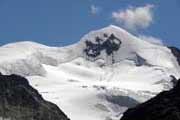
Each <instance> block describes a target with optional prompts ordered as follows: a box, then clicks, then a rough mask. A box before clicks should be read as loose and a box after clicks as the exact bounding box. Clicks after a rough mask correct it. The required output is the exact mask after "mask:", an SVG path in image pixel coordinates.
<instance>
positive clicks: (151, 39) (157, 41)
mask: <svg viewBox="0 0 180 120" xmlns="http://www.w3.org/2000/svg"><path fill="white" fill-rule="evenodd" d="M139 38H140V39H142V40H145V41H147V42H150V43H153V44H156V45H163V41H162V40H161V39H159V38H155V37H152V36H144V35H140V36H139Z"/></svg>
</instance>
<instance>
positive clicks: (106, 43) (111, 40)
mask: <svg viewBox="0 0 180 120" xmlns="http://www.w3.org/2000/svg"><path fill="white" fill-rule="evenodd" d="M104 39H105V40H104ZM85 44H86V48H85V49H84V52H85V53H86V55H87V56H88V57H93V58H95V57H97V56H99V55H100V54H101V51H102V50H105V51H106V54H107V55H108V56H109V55H113V52H114V51H117V50H118V49H119V48H120V45H121V40H120V39H118V38H117V37H116V36H115V35H114V34H111V35H110V36H108V35H107V34H104V38H103V39H101V38H99V37H96V39H95V43H92V42H91V41H89V40H87V41H86V42H85Z"/></svg>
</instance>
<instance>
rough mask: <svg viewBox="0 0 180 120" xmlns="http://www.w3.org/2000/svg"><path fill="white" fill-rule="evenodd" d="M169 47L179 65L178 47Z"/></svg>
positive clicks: (179, 53) (179, 51)
mask: <svg viewBox="0 0 180 120" xmlns="http://www.w3.org/2000/svg"><path fill="white" fill-rule="evenodd" d="M169 49H170V50H171V52H172V53H173V55H174V56H175V57H176V59H177V62H178V63H179V65H180V50H179V49H178V48H176V47H169Z"/></svg>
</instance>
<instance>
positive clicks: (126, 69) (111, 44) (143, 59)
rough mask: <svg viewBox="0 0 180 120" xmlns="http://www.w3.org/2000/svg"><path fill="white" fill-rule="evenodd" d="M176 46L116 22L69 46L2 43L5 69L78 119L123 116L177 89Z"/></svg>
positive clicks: (179, 74)
mask: <svg viewBox="0 0 180 120" xmlns="http://www.w3.org/2000/svg"><path fill="white" fill-rule="evenodd" d="M174 53H175V52H173V51H172V49H170V48H168V47H166V46H163V45H157V44H153V43H152V42H149V41H145V40H142V39H140V38H139V37H136V36H134V35H132V34H130V33H128V32H127V31H125V30H124V29H122V28H119V27H117V26H113V25H110V26H108V27H105V28H102V29H99V30H94V31H91V32H89V33H88V34H86V35H84V36H83V37H82V38H81V39H80V41H79V42H77V43H76V44H73V45H69V46H65V47H49V46H45V45H41V44H38V43H33V42H18V43H11V44H7V45H4V46H1V47H0V57H1V60H0V72H2V73H3V74H19V75H22V76H24V77H26V78H27V79H28V80H29V82H30V84H31V85H32V86H33V87H34V88H36V89H37V90H38V91H39V92H40V93H41V94H42V95H43V97H44V98H45V99H47V100H48V101H51V102H53V103H55V104H57V105H58V106H59V107H60V108H61V109H62V110H63V111H64V112H65V114H66V115H67V116H68V117H69V118H70V119H72V120H81V119H86V120H107V119H119V118H120V117H121V115H122V114H123V112H124V111H125V110H126V109H128V108H129V107H133V106H135V105H137V104H138V103H141V102H144V101H146V100H148V99H150V98H152V97H153V96H155V95H156V94H158V93H159V92H161V91H163V90H167V89H170V88H172V86H173V83H172V82H171V77H170V76H171V75H173V76H175V77H176V78H179V77H180V67H179V64H178V60H177V59H176V56H175V55H177V54H174Z"/></svg>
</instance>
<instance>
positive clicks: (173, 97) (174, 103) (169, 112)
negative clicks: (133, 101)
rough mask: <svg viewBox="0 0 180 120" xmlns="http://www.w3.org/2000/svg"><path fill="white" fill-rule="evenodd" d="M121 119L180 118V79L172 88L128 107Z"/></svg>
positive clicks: (176, 119) (178, 119)
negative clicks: (132, 106)
mask: <svg viewBox="0 0 180 120" xmlns="http://www.w3.org/2000/svg"><path fill="white" fill-rule="evenodd" d="M174 79H175V78H174ZM176 81H177V80H176ZM121 120H180V81H178V83H177V85H176V86H175V87H174V88H173V89H171V90H169V91H164V92H161V93H160V94H158V95H157V96H156V97H154V98H152V99H150V100H148V101H147V102H145V103H143V104H140V105H137V106H136V107H135V108H131V109H128V110H127V111H126V112H125V113H124V115H123V117H122V119H121Z"/></svg>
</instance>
